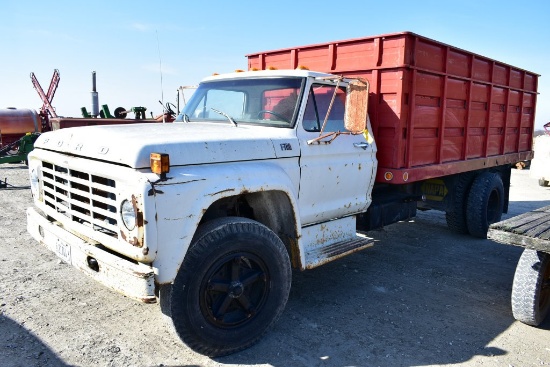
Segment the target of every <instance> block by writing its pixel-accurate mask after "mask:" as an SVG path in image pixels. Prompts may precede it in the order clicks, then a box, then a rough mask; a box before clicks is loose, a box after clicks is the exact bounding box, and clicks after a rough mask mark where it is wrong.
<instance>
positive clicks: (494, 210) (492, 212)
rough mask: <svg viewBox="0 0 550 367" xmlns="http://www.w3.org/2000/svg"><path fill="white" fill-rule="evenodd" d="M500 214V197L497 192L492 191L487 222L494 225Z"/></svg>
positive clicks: (488, 204)
mask: <svg viewBox="0 0 550 367" xmlns="http://www.w3.org/2000/svg"><path fill="white" fill-rule="evenodd" d="M499 214H500V195H499V193H498V191H497V190H493V191H491V195H489V201H488V203H487V222H488V224H493V223H495V222H496V221H497V218H498V215H499Z"/></svg>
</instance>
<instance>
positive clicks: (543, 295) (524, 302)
mask: <svg viewBox="0 0 550 367" xmlns="http://www.w3.org/2000/svg"><path fill="white" fill-rule="evenodd" d="M549 311H550V254H547V253H544V252H540V251H535V250H529V249H525V250H524V251H523V254H522V255H521V257H520V259H519V262H518V265H517V267H516V273H515V275H514V283H513V286H512V313H513V314H514V318H515V319H516V320H518V321H521V322H523V323H524V324H527V325H532V326H537V325H539V324H540V323H541V322H542V321H543V320H544V319H545V317H546V316H547V315H548V312H549Z"/></svg>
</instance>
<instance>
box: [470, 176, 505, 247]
mask: <svg viewBox="0 0 550 367" xmlns="http://www.w3.org/2000/svg"><path fill="white" fill-rule="evenodd" d="M503 208H504V185H503V183H502V179H501V178H500V176H499V175H498V174H497V173H494V172H483V173H481V174H480V175H478V176H477V177H476V178H475V179H474V182H473V183H472V186H471V187H470V192H469V193H468V202H467V203H466V214H467V219H466V221H467V225H468V232H470V234H471V235H472V236H474V237H479V238H487V231H488V230H489V225H490V224H492V223H496V222H498V221H499V220H500V218H502V210H503Z"/></svg>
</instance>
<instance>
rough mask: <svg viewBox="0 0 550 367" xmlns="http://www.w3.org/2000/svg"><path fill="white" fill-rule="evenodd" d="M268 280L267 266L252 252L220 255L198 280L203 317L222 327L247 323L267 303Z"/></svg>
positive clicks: (232, 326) (233, 326)
mask: <svg viewBox="0 0 550 367" xmlns="http://www.w3.org/2000/svg"><path fill="white" fill-rule="evenodd" d="M269 279H270V276H269V269H268V267H267V266H266V264H265V262H264V261H263V260H262V259H260V258H259V257H258V256H256V255H254V254H251V253H246V252H239V253H230V254H226V255H224V256H222V257H221V258H220V259H218V260H217V261H216V262H215V263H214V264H213V265H212V266H211V267H210V269H208V271H207V273H206V276H205V277H204V278H203V281H202V282H201V286H200V295H201V297H200V301H199V306H200V310H201V312H202V314H203V316H204V317H205V318H206V320H207V321H208V322H209V323H210V324H212V325H214V326H216V327H219V328H225V329H227V328H235V327H239V326H242V325H244V324H246V323H248V322H250V321H251V320H252V319H254V317H255V316H256V315H257V314H258V313H259V312H260V311H261V309H262V308H263V307H264V305H265V303H266V299H267V297H268V295H269V287H268V284H269Z"/></svg>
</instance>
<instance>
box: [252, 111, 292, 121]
mask: <svg viewBox="0 0 550 367" xmlns="http://www.w3.org/2000/svg"><path fill="white" fill-rule="evenodd" d="M262 113H269V114H271V115H273V116H275V117H277V118H278V119H279V120H282V121H284V122H288V123H289V124H290V121H288V120H287V119H286V118H285V117H283V116H281V115H280V114H278V113H277V112H273V111H271V110H261V111H259V112H258V115H257V116H258V118H259V117H260V115H261V114H262Z"/></svg>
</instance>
